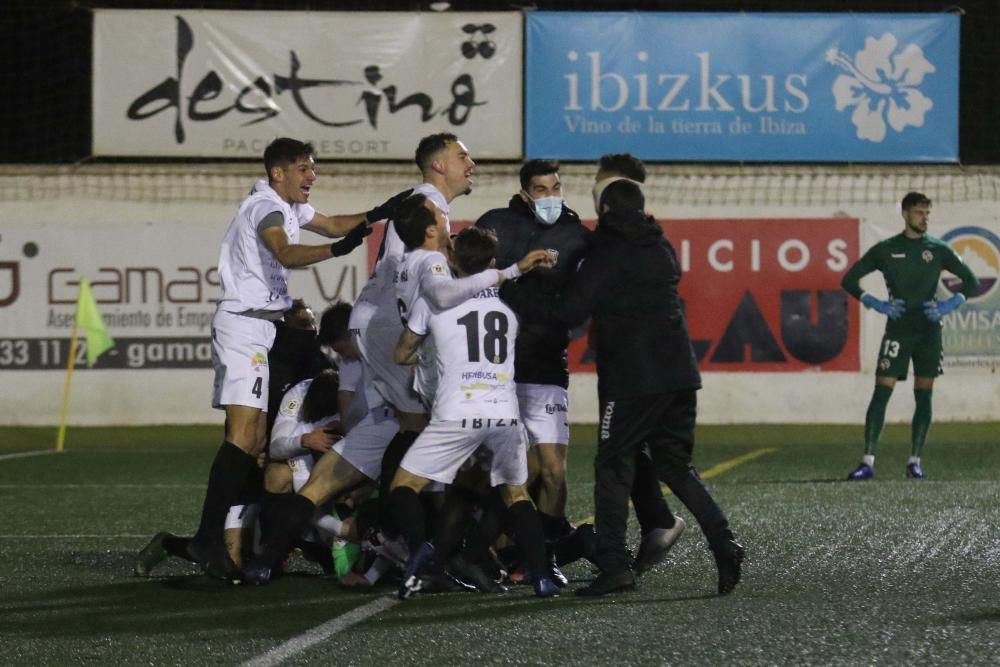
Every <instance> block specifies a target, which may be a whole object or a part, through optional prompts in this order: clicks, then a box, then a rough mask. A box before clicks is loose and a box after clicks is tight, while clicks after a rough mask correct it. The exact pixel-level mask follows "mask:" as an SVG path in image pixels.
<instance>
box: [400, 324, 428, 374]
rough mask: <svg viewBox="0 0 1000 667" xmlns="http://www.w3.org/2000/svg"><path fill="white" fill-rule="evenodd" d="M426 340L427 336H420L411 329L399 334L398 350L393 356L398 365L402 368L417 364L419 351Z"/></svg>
mask: <svg viewBox="0 0 1000 667" xmlns="http://www.w3.org/2000/svg"><path fill="white" fill-rule="evenodd" d="M424 338H427V336H420V335H417V334H415V333H413V332H412V331H410V330H409V329H403V333H401V334H399V340H398V341H396V350H395V353H394V354H393V358H394V359H395V361H396V363H397V364H399V365H401V366H412V365H413V364H415V363H417V350H419V349H420V344H421V343H423V342H424Z"/></svg>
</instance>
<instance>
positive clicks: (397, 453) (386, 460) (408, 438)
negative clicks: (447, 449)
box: [378, 431, 420, 498]
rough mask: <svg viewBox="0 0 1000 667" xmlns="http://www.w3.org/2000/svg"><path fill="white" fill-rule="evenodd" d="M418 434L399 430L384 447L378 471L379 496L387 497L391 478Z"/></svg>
mask: <svg viewBox="0 0 1000 667" xmlns="http://www.w3.org/2000/svg"><path fill="white" fill-rule="evenodd" d="M418 435H420V434H419V433H417V432H416V431H400V432H399V433H397V434H396V435H394V436H393V438H392V440H390V441H389V446H388V447H386V448H385V454H383V455H382V470H381V472H380V473H379V486H378V491H379V497H381V498H388V497H389V488H390V487H391V486H392V478H393V477H395V476H396V471H397V470H399V464H400V462H401V461H402V460H403V456H405V455H406V451H407V450H408V449H409V448H410V445H412V444H413V441H414V440H416V439H417V436H418Z"/></svg>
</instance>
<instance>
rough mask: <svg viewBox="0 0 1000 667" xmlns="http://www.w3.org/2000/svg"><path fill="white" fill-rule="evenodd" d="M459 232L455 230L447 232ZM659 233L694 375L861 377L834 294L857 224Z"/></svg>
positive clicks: (706, 224)
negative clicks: (669, 253)
mask: <svg viewBox="0 0 1000 667" xmlns="http://www.w3.org/2000/svg"><path fill="white" fill-rule="evenodd" d="M466 224H468V223H459V222H457V221H453V222H452V231H453V232H457V231H458V230H459V229H460V228H461V227H464V226H465V225H466ZM588 224H592V223H588ZM660 225H661V226H662V227H663V229H664V232H665V233H666V235H667V237H668V238H669V239H670V241H671V243H673V245H674V248H675V249H676V251H677V257H678V259H679V260H680V262H681V268H682V270H683V272H684V277H683V278H682V279H681V285H680V292H681V296H682V297H683V298H684V301H685V303H686V306H687V315H688V323H689V326H690V331H691V341H692V344H693V345H694V348H695V354H696V355H697V357H698V360H699V367H700V368H701V370H703V371H722V372H747V371H750V372H754V371H768V372H775V371H778V372H781V371H805V370H824V371H857V370H860V367H861V366H860V354H859V349H860V326H861V324H860V312H861V310H860V307H859V306H858V304H857V303H856V302H854V301H853V300H852V299H851V298H850V297H849V296H848V294H847V293H846V292H844V291H843V290H842V289H841V288H840V279H841V277H842V276H843V275H844V272H845V271H846V270H847V268H848V267H849V266H850V265H851V263H852V262H854V261H855V259H857V257H858V256H859V246H860V240H859V236H860V225H859V221H858V220H857V219H856V218H811V219H805V218H773V219H772V218H747V219H743V218H728V219H692V220H661V221H660ZM381 231H382V230H381V226H377V227H376V232H375V233H374V234H372V235H371V236H370V237H369V239H368V243H369V245H368V248H369V259H370V261H372V262H374V259H375V257H376V256H377V253H378V244H379V241H380V240H381V239H380V237H381V234H380V232H381ZM622 344H623V345H627V344H628V341H622ZM592 362H593V356H592V353H591V352H590V351H589V350H588V348H587V341H586V336H585V335H581V336H580V337H579V338H577V339H576V340H574V341H573V342H572V343H570V349H569V363H570V371H571V372H594V370H595V368H594V365H593V363H592Z"/></svg>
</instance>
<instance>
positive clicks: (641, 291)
mask: <svg viewBox="0 0 1000 667" xmlns="http://www.w3.org/2000/svg"><path fill="white" fill-rule="evenodd" d="M595 201H596V202H597V204H598V210H599V211H600V216H599V218H598V227H597V230H596V232H595V238H594V242H593V243H592V244H591V245H590V248H589V249H588V251H587V253H586V254H585V256H584V259H583V261H582V263H581V264H580V267H579V269H578V271H577V272H576V274H575V275H574V277H573V279H572V280H571V281H570V283H569V285H568V286H567V287H566V289H565V290H564V292H563V293H562V295H561V298H560V299H558V300H553V301H547V302H546V301H545V300H542V299H539V298H538V296H537V295H534V294H532V295H527V294H526V293H525V292H524V290H523V289H521V288H520V286H518V285H514V284H513V283H511V284H509V285H505V286H504V287H503V288H502V289H501V295H502V296H503V297H504V298H505V299H506V300H508V301H509V302H510V303H512V304H513V305H514V307H515V309H516V310H519V311H520V310H522V309H531V310H532V311H535V310H537V311H538V314H539V315H541V314H542V313H544V312H545V311H546V310H550V311H551V312H553V313H556V314H557V317H558V318H559V319H561V320H562V321H563V322H565V324H567V325H569V326H573V325H576V324H579V323H580V322H583V321H584V320H586V318H587V317H592V318H593V321H594V326H595V334H596V339H597V378H598V379H597V382H598V398H599V401H600V406H601V407H600V411H601V412H600V431H599V439H598V449H597V456H596V458H595V460H594V478H595V484H594V505H595V510H594V515H595V524H596V529H597V537H598V549H597V553H596V555H595V561H596V562H597V564H598V565H599V566H600V568H601V574H600V575H599V576H598V577H597V579H596V580H595V581H594V582H593V583H591V584H590V585H589V586H587V587H585V588H582V589H579V590H578V591H577V593H578V594H580V595H604V594H606V593H613V592H615V591H620V590H627V589H631V588H633V587H634V586H635V577H634V575H633V573H632V571H631V569H630V568H629V563H628V556H627V551H626V546H625V532H626V522H627V519H628V498H629V491H630V489H631V487H632V480H633V478H634V475H635V466H636V452H637V451H638V449H639V448H640V447H641V446H642V445H643V443H646V444H647V445H648V447H649V450H650V453H651V455H652V460H653V463H654V465H655V467H656V470H657V473H658V474H659V477H660V479H662V480H663V481H664V482H666V484H667V485H668V486H669V487H670V489H671V490H672V491H673V492H674V494H675V495H676V496H677V497H678V498H679V499H680V500H681V502H683V503H684V504H685V505H686V506H687V508H688V509H689V510H690V511H691V513H692V514H693V515H694V517H695V519H696V520H697V521H698V523H699V525H700V526H701V528H702V531H703V532H704V533H705V537H706V538H707V540H708V545H709V548H710V549H711V551H712V553H713V554H714V556H715V561H716V565H717V567H718V571H719V581H718V591H719V593H720V594H726V593H729V592H731V591H732V590H733V588H735V586H736V584H737V583H738V581H739V578H740V564H741V562H742V560H743V555H744V550H743V547H742V546H741V545H739V544H738V543H737V542H736V541H735V540H734V539H733V534H732V532H731V531H730V529H729V523H728V521H727V519H726V517H725V515H724V514H723V513H722V510H721V509H720V508H719V506H718V504H717V503H716V502H715V500H714V499H713V498H712V496H711V495H710V494H709V492H708V490H707V489H706V488H705V487H704V485H703V484H702V483H701V480H700V479H699V478H698V476H697V474H696V472H695V471H694V468H693V467H692V466H691V453H692V450H693V448H694V427H695V416H696V412H697V390H698V389H699V388H700V387H701V377H700V375H699V373H698V367H697V364H696V361H695V357H694V352H693V350H692V348H691V342H690V339H689V338H688V331H687V322H686V320H685V316H684V307H683V303H682V301H681V299H680V296H679V294H678V292H677V285H678V283H679V282H680V277H681V274H680V266H679V263H678V261H677V257H676V253H675V252H674V249H673V246H672V245H671V244H670V242H669V241H668V240H667V239H666V238H665V237H664V236H663V232H662V230H661V229H660V227H659V225H658V224H657V223H656V221H655V220H653V219H652V218H651V217H649V216H647V215H646V214H645V213H644V212H643V208H644V206H645V198H644V197H643V194H642V190H641V188H640V187H639V185H638V184H637V183H635V182H633V181H630V180H628V179H614V180H604V181H602V182H600V183H598V185H597V186H596V187H595ZM529 302H530V303H529Z"/></svg>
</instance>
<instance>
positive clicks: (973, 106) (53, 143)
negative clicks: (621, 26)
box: [0, 0, 1000, 164]
mask: <svg viewBox="0 0 1000 667" xmlns="http://www.w3.org/2000/svg"><path fill="white" fill-rule="evenodd" d="M428 4H429V2H428V1H426V0H425V1H422V2H421V1H417V0H367V1H362V0H311V1H305V0H284V1H275V0H243V1H242V2H236V1H233V0H228V1H227V0H212V1H207V2H183V3H180V2H166V1H163V0H159V1H157V0H131V1H125V0H119V1H110V2H103V1H102V2H74V1H72V0H51V1H48V2H46V1H45V0H42V1H34V2H28V1H24V0H7V1H6V3H5V4H4V6H3V8H2V9H0V90H2V91H3V96H2V98H0V162H3V163H73V162H79V161H83V160H90V159H92V158H91V157H90V126H91V118H90V115H91V111H90V108H91V104H90V67H91V19H92V16H93V14H92V11H91V10H92V9H94V8H118V9H140V8H141V9H252V10H253V9H257V10H284V11H296V10H310V11H332V10H340V11H427V10H428ZM451 5H452V9H453V10H455V11H507V10H511V9H523V10H526V11H531V10H533V9H539V10H546V11H567V10H615V11H626V10H642V11H676V12H686V11H702V12H713V11H719V12H734V11H745V12H868V13H870V12H943V11H955V12H962V13H963V18H962V33H961V45H962V46H961V49H962V52H961V56H960V71H961V82H960V85H959V96H960V98H959V107H960V114H959V119H960V125H959V155H960V156H961V161H962V162H963V163H964V164H1000V132H998V129H997V127H996V126H997V120H998V117H1000V86H998V78H1000V77H998V74H1000V47H998V46H997V40H998V38H1000V0H966V1H965V2H961V3H958V4H956V3H953V2H941V1H932V0H894V1H893V0H863V1H862V0H797V1H796V0H745V1H744V2H732V1H729V2H726V1H722V0H687V1H680V0H679V1H674V2H672V1H661V2H653V1H650V0H534V1H525V2H511V1H510V0H453V2H452V3H451Z"/></svg>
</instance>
